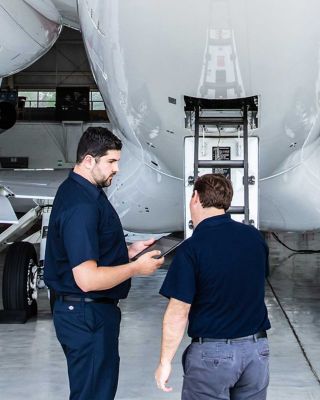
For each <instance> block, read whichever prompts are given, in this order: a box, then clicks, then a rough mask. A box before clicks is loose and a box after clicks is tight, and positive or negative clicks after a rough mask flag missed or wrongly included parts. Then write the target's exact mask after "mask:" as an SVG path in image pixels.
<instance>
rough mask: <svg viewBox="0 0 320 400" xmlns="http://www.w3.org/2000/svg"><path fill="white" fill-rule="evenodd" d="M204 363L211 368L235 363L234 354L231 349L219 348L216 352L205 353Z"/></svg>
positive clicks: (203, 356)
mask: <svg viewBox="0 0 320 400" xmlns="http://www.w3.org/2000/svg"><path fill="white" fill-rule="evenodd" d="M201 358H202V361H203V362H204V364H205V365H206V366H207V367H209V368H217V367H218V366H219V365H221V364H231V363H233V352H232V351H230V350H229V349H224V348H217V349H215V350H210V351H203V352H202V356H201Z"/></svg>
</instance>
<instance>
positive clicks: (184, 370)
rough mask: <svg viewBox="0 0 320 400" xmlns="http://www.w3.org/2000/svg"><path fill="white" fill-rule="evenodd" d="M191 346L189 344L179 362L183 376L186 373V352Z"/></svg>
mask: <svg viewBox="0 0 320 400" xmlns="http://www.w3.org/2000/svg"><path fill="white" fill-rule="evenodd" d="M190 346H191V345H190V344H189V346H188V347H187V348H186V349H185V351H184V352H183V353H182V359H181V361H182V368H183V373H184V374H186V371H187V369H188V365H187V355H188V350H189V347H190Z"/></svg>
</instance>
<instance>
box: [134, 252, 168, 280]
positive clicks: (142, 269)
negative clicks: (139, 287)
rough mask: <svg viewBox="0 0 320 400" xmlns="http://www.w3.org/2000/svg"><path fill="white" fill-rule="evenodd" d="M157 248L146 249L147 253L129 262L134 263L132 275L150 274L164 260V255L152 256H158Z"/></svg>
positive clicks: (159, 253)
mask: <svg viewBox="0 0 320 400" xmlns="http://www.w3.org/2000/svg"><path fill="white" fill-rule="evenodd" d="M160 255H161V252H160V251H159V250H153V251H148V253H145V254H143V255H142V256H140V257H139V258H138V259H137V260H136V261H134V262H132V263H131V264H132V265H134V271H135V272H134V275H152V274H153V273H154V272H155V271H156V270H157V269H158V268H159V267H161V265H162V264H163V262H164V257H161V258H154V257H157V256H160Z"/></svg>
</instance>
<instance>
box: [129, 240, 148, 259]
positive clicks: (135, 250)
mask: <svg viewBox="0 0 320 400" xmlns="http://www.w3.org/2000/svg"><path fill="white" fill-rule="evenodd" d="M154 242H155V239H149V240H139V241H137V242H134V243H132V244H131V245H130V246H128V253H129V258H130V260H131V258H133V257H135V256H136V255H137V254H139V253H141V251H143V250H144V249H146V248H147V247H149V246H151V245H152V244H153V243H154Z"/></svg>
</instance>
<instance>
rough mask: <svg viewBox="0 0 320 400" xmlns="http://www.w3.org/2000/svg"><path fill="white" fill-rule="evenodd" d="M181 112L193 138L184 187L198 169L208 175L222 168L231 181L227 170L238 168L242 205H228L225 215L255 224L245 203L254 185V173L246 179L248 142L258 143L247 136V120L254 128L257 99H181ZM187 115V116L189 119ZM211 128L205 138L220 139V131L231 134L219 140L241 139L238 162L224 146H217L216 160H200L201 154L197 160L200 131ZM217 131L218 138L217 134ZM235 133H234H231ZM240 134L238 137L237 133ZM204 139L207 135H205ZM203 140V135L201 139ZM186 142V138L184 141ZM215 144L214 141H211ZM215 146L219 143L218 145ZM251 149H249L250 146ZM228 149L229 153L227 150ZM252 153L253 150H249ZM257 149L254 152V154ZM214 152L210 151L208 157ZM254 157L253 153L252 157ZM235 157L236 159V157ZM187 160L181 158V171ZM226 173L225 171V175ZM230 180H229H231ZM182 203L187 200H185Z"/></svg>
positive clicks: (192, 182)
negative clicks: (184, 113)
mask: <svg viewBox="0 0 320 400" xmlns="http://www.w3.org/2000/svg"><path fill="white" fill-rule="evenodd" d="M185 104H186V106H185V111H186V115H188V116H189V122H190V120H192V123H191V125H193V127H194V138H190V139H191V140H192V142H193V147H194V149H193V174H192V175H189V176H188V177H185V182H186V185H188V186H190V185H192V186H193V184H194V182H195V181H196V179H197V177H198V176H199V169H201V170H203V169H208V170H209V169H211V171H212V172H217V169H218V170H220V169H222V171H223V173H224V174H225V175H230V176H228V177H230V179H231V172H230V171H231V169H242V170H243V178H242V185H243V204H242V205H232V206H231V207H230V208H229V210H228V212H229V213H230V214H237V215H243V219H242V222H244V223H245V224H255V225H257V217H255V219H252V218H250V204H249V190H250V185H255V184H257V181H258V180H257V179H256V178H257V171H255V173H254V175H251V176H249V140H253V139H254V140H255V142H256V144H257V143H258V141H257V138H249V137H248V120H249V119H250V123H251V126H252V124H253V125H254V126H255V127H256V126H257V104H258V99H257V97H248V98H242V99H234V100H219V99H214V100H209V99H199V98H195V97H188V96H185ZM190 116H191V117H190ZM210 127H211V129H212V128H215V129H213V133H211V134H210V135H209V136H208V137H207V139H208V140H210V138H211V140H217V138H219V141H220V139H222V137H221V135H220V132H221V130H223V131H224V132H226V131H228V130H229V131H231V132H232V133H229V134H228V136H224V137H223V139H224V140H225V141H226V140H229V141H230V140H235V139H236V140H241V141H242V143H241V146H242V149H243V156H242V158H241V159H233V158H232V151H231V150H230V147H229V148H227V147H224V148H223V149H222V150H221V149H220V148H219V147H218V153H219V155H218V156H217V157H214V156H213V155H212V157H209V159H208V157H207V159H202V158H201V154H200V157H199V142H200V140H201V136H200V128H202V132H207V131H208V130H210ZM216 131H218V133H219V135H217V133H216ZM235 133H236V134H235ZM239 133H241V135H240V134H239ZM206 136H207V133H206ZM202 138H203V139H204V136H203V137H202ZM186 140H187V138H186ZM215 143H216V142H215ZM218 143H219V142H218ZM251 147H252V146H251ZM212 149H215V151H216V150H217V147H212ZM227 149H229V151H228V150H227ZM221 151H222V152H223V151H225V152H227V153H228V154H225V157H223V154H222V158H225V159H220V158H221V157H220V155H221V154H220V153H221ZM253 152H254V153H255V151H253ZM257 152H258V148H257V149H256V153H257ZM213 153H214V151H213V150H212V154H213ZM254 156H256V157H257V154H254ZM237 158H238V157H237ZM187 163H188V160H187V159H186V156H185V170H187V169H186V168H187V166H186V164H187ZM256 164H257V165H256V169H257V168H258V163H257V162H256ZM211 171H208V173H209V172H211ZM228 171H229V172H228ZM231 180H232V179H231ZM232 183H234V182H232ZM186 201H188V199H187V198H186Z"/></svg>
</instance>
